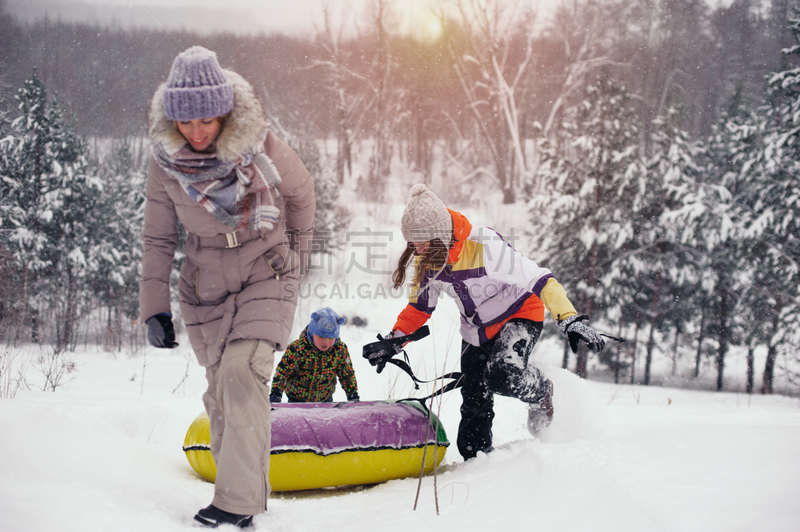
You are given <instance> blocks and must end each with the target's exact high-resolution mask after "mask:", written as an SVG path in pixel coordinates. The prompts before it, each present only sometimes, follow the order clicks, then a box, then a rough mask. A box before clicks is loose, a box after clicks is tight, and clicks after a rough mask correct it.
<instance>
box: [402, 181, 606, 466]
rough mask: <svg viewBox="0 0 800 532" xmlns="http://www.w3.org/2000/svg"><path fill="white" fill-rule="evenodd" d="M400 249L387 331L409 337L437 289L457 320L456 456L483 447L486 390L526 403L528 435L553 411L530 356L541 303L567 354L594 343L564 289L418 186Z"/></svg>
mask: <svg viewBox="0 0 800 532" xmlns="http://www.w3.org/2000/svg"><path fill="white" fill-rule="evenodd" d="M401 229H402V233H403V237H404V239H405V240H406V242H407V245H406V249H405V251H404V252H403V254H402V256H401V257H400V260H399V261H398V265H397V269H396V270H395V272H394V275H393V282H394V286H395V288H399V287H400V286H402V285H403V283H404V282H405V279H406V269H407V267H408V266H409V265H410V264H411V262H412V261H413V262H414V276H413V278H412V280H411V291H410V295H409V303H408V305H407V306H406V307H405V308H404V309H403V311H402V312H400V315H399V316H398V318H397V321H396V323H395V325H394V327H393V329H392V332H391V333H390V335H389V336H390V337H394V338H397V337H399V336H404V335H407V334H411V333H413V332H414V331H416V330H417V329H418V328H420V327H421V326H422V325H423V324H424V323H425V322H426V321H427V320H428V319H429V318H430V316H431V314H432V313H433V311H434V309H435V308H436V304H437V303H438V299H439V295H440V294H441V293H442V292H445V293H447V294H449V295H450V296H452V297H453V299H454V300H455V302H456V305H458V309H459V312H460V318H461V336H462V339H463V342H462V349H461V370H462V373H463V374H464V377H463V379H464V380H463V385H462V387H461V395H462V399H463V401H462V405H461V423H460V425H459V429H458V442H457V443H458V450H459V452H460V453H461V455H462V456H463V457H464V459H465V460H466V459H469V458H472V457H474V456H475V455H476V454H477V453H478V452H479V451H484V452H487V451H489V450H491V446H492V420H493V418H494V410H493V404H494V400H493V396H494V394H495V393H498V394H500V395H505V396H508V397H516V398H518V399H520V400H522V401H524V402H526V403H528V429H529V430H530V432H531V433H532V434H533V435H536V434H538V432H539V431H540V430H541V429H542V428H544V427H546V426H547V425H549V424H550V421H551V420H552V417H553V403H552V396H553V384H552V382H551V381H550V380H549V379H547V378H546V377H545V376H544V374H543V373H542V372H541V370H539V369H538V368H537V367H535V366H534V365H533V361H532V359H531V357H530V354H531V351H532V350H533V347H534V345H535V344H536V341H537V340H538V338H539V334H540V333H541V330H542V323H543V321H544V310H545V308H546V309H547V310H548V311H549V312H550V314H551V315H552V316H553V317H554V318H555V320H556V322H557V324H558V327H559V329H560V330H561V332H562V334H564V335H565V336H566V337H568V338H569V341H570V346H571V347H572V350H573V351H577V346H578V342H579V341H582V342H585V343H586V344H587V346H588V347H589V348H590V349H592V350H593V351H600V350H601V349H603V346H604V342H603V339H602V338H601V337H600V335H599V334H598V333H597V332H596V331H595V330H594V329H592V328H591V327H589V326H587V325H585V324H584V323H582V321H584V320H585V319H587V317H586V316H579V315H578V313H577V312H576V311H575V308H574V307H573V306H572V303H570V301H569V299H568V298H567V295H566V292H565V291H564V288H563V287H562V286H561V285H560V284H559V283H558V281H556V279H555V277H554V276H553V274H552V273H551V272H550V270H548V269H547V268H543V267H541V266H538V265H537V264H536V263H535V262H533V261H532V260H530V259H527V258H525V257H524V256H523V255H521V254H520V253H519V252H517V251H516V250H515V249H514V248H513V247H511V245H510V244H509V243H508V242H506V241H505V240H504V239H503V237H502V236H501V235H500V234H499V233H497V232H496V231H494V230H492V229H489V228H488V227H482V226H473V225H472V224H471V223H470V222H469V220H467V218H466V217H465V216H464V215H462V214H461V213H458V212H456V211H453V210H450V209H448V208H447V207H445V205H444V203H442V201H441V200H440V199H439V198H438V197H437V196H436V195H435V194H433V192H431V191H430V190H428V188H427V187H426V186H425V185H422V184H419V185H415V186H414V187H413V188H412V189H411V195H410V199H409V202H408V205H407V206H406V209H405V211H404V212H403V217H402V221H401Z"/></svg>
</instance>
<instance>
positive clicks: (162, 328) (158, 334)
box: [145, 312, 178, 349]
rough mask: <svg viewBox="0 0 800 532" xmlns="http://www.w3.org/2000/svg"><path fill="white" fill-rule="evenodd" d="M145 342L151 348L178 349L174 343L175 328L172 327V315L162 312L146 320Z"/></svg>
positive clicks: (176, 343)
mask: <svg viewBox="0 0 800 532" xmlns="http://www.w3.org/2000/svg"><path fill="white" fill-rule="evenodd" d="M145 324H146V325H147V341H148V342H150V345H152V346H153V347H159V348H163V349H172V348H173V347H178V342H176V341H175V328H174V327H173V326H172V314H169V313H168V312H162V313H161V314H156V315H155V316H151V317H149V318H147V321H145Z"/></svg>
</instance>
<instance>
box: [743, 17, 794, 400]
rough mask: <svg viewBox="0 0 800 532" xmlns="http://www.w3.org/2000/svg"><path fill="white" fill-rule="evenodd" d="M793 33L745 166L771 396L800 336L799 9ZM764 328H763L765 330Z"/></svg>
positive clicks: (765, 389)
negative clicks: (759, 138) (781, 359)
mask: <svg viewBox="0 0 800 532" xmlns="http://www.w3.org/2000/svg"><path fill="white" fill-rule="evenodd" d="M793 15H794V17H793V18H792V19H790V20H789V33H790V34H791V36H792V38H793V40H794V42H795V44H794V46H791V47H789V48H787V49H785V50H784V51H783V54H784V58H785V59H784V61H783V64H785V65H788V66H787V67H786V69H785V70H783V71H780V72H776V73H775V74H774V75H772V76H771V77H770V78H769V80H768V81H769V84H768V90H767V108H766V126H765V128H764V129H765V131H764V134H763V135H764V136H763V147H762V149H761V150H760V151H755V152H754V153H753V155H752V156H751V158H750V160H748V161H747V169H748V170H749V171H748V173H747V177H748V178H749V179H748V187H747V195H746V202H747V203H746V204H747V207H748V209H749V211H748V212H749V213H750V217H749V223H748V226H747V230H748V236H749V237H750V241H751V246H752V249H753V253H752V255H751V256H752V257H754V258H757V259H758V260H757V262H756V264H757V267H756V268H754V271H755V273H756V277H755V278H754V279H753V282H754V283H756V284H757V286H758V289H759V290H758V291H759V292H760V293H761V294H762V295H763V296H762V297H763V298H764V299H765V301H766V302H767V304H766V305H764V306H762V308H761V316H762V319H764V320H766V321H767V322H768V324H769V325H768V327H767V330H768V331H769V334H768V340H767V347H768V354H767V361H766V365H765V368H764V381H763V385H762V393H772V391H773V379H774V372H775V366H776V361H777V357H778V355H779V354H781V353H784V354H787V355H789V356H793V357H796V355H795V353H796V352H797V349H798V347H800V333H798V330H797V328H796V327H795V326H794V325H796V324H797V323H798V322H800V290H799V289H798V286H800V238H799V237H798V235H800V180H798V176H800V68H793V67H792V66H791V65H796V64H798V58H799V57H800V44H798V43H800V7H794V8H793ZM762 329H763V327H762Z"/></svg>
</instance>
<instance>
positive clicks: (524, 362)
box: [484, 319, 547, 403]
mask: <svg viewBox="0 0 800 532" xmlns="http://www.w3.org/2000/svg"><path fill="white" fill-rule="evenodd" d="M541 332H542V322H540V321H531V320H525V319H514V320H511V321H509V322H508V323H506V324H505V325H504V326H503V328H502V329H500V332H499V333H497V336H495V337H494V338H492V339H491V340H490V341H489V342H487V343H485V344H484V346H485V347H486V348H487V350H488V351H489V360H488V362H487V364H486V370H485V373H484V377H485V379H486V385H487V386H488V388H489V390H490V391H491V392H492V393H499V394H500V395H504V396H506V397H515V398H517V399H519V400H521V401H524V402H526V403H539V402H540V401H541V400H542V398H544V396H545V394H546V393H547V379H546V378H545V376H544V375H543V374H542V372H541V371H540V370H539V368H537V367H535V366H534V365H533V364H532V363H531V360H530V356H531V352H532V351H533V347H534V346H535V345H536V342H537V340H538V339H539V335H540V334H541ZM490 342H491V345H488V344H489V343H490Z"/></svg>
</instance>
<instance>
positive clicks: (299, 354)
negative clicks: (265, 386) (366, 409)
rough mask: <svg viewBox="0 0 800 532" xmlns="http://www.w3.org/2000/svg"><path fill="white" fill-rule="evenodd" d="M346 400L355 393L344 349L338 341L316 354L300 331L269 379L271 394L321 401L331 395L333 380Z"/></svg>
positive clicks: (315, 350) (308, 339) (311, 342)
mask: <svg viewBox="0 0 800 532" xmlns="http://www.w3.org/2000/svg"><path fill="white" fill-rule="evenodd" d="M337 377H338V378H339V383H340V384H341V385H342V388H343V389H344V391H345V393H346V394H347V397H348V398H349V397H351V396H353V394H357V393H358V384H357V383H356V374H355V371H353V363H352V362H351V361H350V354H349V352H348V351H347V346H346V345H345V344H344V342H342V340H341V339H339V340H336V343H335V344H333V346H332V347H331V348H330V349H328V350H327V351H320V350H319V349H318V348H317V346H315V345H314V342H313V341H311V338H309V335H308V328H305V329H303V332H302V333H300V338H298V339H297V340H295V341H294V342H292V343H291V344H289V347H287V348H286V352H285V353H284V354H283V356H282V357H281V361H280V362H279V363H278V368H277V369H276V370H275V376H274V377H273V379H272V393H273V394H274V393H276V392H286V395H287V396H289V398H290V399H291V400H293V401H298V402H323V401H326V400H328V399H329V398H330V397H332V396H333V392H334V391H335V390H336V378H337Z"/></svg>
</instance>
